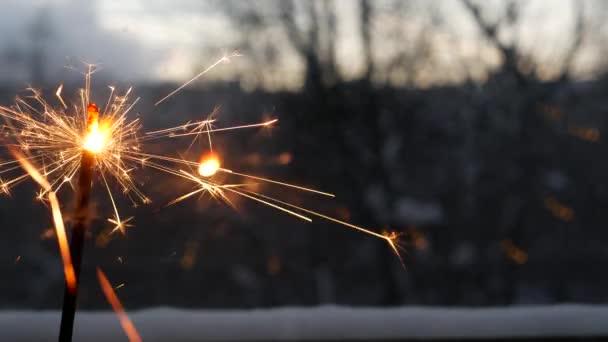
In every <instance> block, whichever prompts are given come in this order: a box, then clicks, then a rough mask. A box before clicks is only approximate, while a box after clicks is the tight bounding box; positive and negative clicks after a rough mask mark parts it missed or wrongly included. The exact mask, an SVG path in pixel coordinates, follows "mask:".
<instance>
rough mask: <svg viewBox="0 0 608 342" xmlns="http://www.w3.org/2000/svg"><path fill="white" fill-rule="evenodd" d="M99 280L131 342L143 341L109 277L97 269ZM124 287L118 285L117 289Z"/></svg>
mask: <svg viewBox="0 0 608 342" xmlns="http://www.w3.org/2000/svg"><path fill="white" fill-rule="evenodd" d="M97 279H98V280H99V285H100V286H101V289H102V290H103V294H104V295H105V296H106V299H107V300H108V302H109V303H110V305H111V306H112V309H113V310H114V313H116V316H117V317H118V320H119V321H120V325H121V326H122V329H123V330H124V331H125V334H127V337H128V338H129V341H130V342H141V341H143V340H142V339H141V336H139V333H138V332H137V329H135V325H134V324H133V322H131V320H130V319H129V316H127V313H126V312H125V309H124V307H123V306H122V304H121V303H120V300H119V299H118V296H116V292H114V288H113V287H112V284H111V283H110V281H109V280H108V277H106V275H105V274H104V273H103V271H102V270H101V269H99V268H97ZM122 286H124V284H121V285H118V286H117V287H116V288H117V289H118V288H120V287H122Z"/></svg>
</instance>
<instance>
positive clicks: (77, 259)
mask: <svg viewBox="0 0 608 342" xmlns="http://www.w3.org/2000/svg"><path fill="white" fill-rule="evenodd" d="M88 114H89V118H88V125H87V130H88V131H89V132H88V133H89V134H91V129H92V127H93V126H94V125H95V124H96V122H97V120H98V118H97V116H98V114H99V113H98V110H97V106H95V105H94V104H90V105H89V107H88ZM94 167H95V154H94V153H93V152H91V151H88V150H84V151H83V153H82V157H81V160H80V176H79V179H78V187H77V190H76V208H75V220H76V221H75V223H74V227H73V228H72V240H71V241H70V251H71V253H72V264H73V265H74V273H75V275H76V286H75V287H74V288H73V289H72V288H70V287H69V286H68V284H67V283H66V285H65V289H64V294H63V308H62V310H61V325H60V328H59V342H70V341H72V333H73V330H74V317H75V316H76V304H77V303H76V302H77V299H78V288H79V287H80V268H81V267H80V266H81V265H82V251H83V246H84V238H85V234H86V230H87V228H88V225H89V214H90V213H89V211H90V209H89V206H90V199H91V184H92V182H93V170H94Z"/></svg>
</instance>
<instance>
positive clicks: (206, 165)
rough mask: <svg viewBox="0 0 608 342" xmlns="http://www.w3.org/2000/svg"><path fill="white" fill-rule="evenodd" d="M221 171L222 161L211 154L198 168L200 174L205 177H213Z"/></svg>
mask: <svg viewBox="0 0 608 342" xmlns="http://www.w3.org/2000/svg"><path fill="white" fill-rule="evenodd" d="M219 169H220V160H219V159H218V158H217V156H216V155H215V154H210V155H208V156H206V157H204V158H203V159H202V160H201V163H200V164H199V166H198V174H199V175H201V176H203V177H207V178H209V177H211V176H213V175H215V174H216V173H217V171H218V170H219Z"/></svg>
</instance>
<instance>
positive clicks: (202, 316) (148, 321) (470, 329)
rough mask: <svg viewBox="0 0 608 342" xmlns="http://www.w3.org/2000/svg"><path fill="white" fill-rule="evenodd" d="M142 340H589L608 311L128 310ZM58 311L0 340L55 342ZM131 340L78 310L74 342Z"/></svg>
mask: <svg viewBox="0 0 608 342" xmlns="http://www.w3.org/2000/svg"><path fill="white" fill-rule="evenodd" d="M129 316H130V317H131V318H132V320H133V322H134V324H135V326H136V327H137V329H138V330H139V332H140V333H141V335H142V337H143V339H144V341H148V342H150V341H200V340H238V341H251V340H319V339H323V340H351V339H368V340H379V339H394V338H418V339H425V338H483V337H537V336H545V337H559V336H562V337H563V336H568V337H584V336H602V335H603V336H606V335H608V324H606V322H608V306H599V305H598V306H594V305H555V306H515V307H505V308H483V309H474V308H427V307H402V308H348V307H337V306H320V307H314V308H278V309H267V310H249V311H247V310H240V311H236V310H235V311H230V310H209V311H204V310H178V309H170V308H156V309H146V310H141V311H136V312H130V313H129ZM59 318H60V315H59V313H58V312H49V311H47V312H33V311H3V312H0V340H2V341H16V342H17V341H55V340H56V338H57V329H58V326H59ZM123 340H126V337H125V336H124V334H123V332H122V330H121V328H120V325H119V323H118V320H117V319H116V317H115V316H114V314H113V313H112V312H79V313H78V314H77V316H76V329H75V333H74V341H123Z"/></svg>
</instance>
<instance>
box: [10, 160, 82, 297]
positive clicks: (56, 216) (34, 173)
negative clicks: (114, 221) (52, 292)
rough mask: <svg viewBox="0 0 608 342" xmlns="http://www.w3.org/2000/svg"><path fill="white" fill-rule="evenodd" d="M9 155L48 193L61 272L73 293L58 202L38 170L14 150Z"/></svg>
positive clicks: (65, 236) (66, 245)
mask: <svg viewBox="0 0 608 342" xmlns="http://www.w3.org/2000/svg"><path fill="white" fill-rule="evenodd" d="M10 151H11V153H12V154H13V156H14V157H15V159H17V160H18V161H19V163H20V164H21V166H22V167H23V168H24V169H25V171H26V172H27V173H28V174H29V175H30V176H31V177H32V179H34V180H35V181H36V182H37V183H38V184H40V186H41V187H43V188H44V189H45V190H46V191H48V199H49V203H50V204H51V212H52V214H53V222H54V223H55V232H56V233H57V243H58V244H59V251H60V253H61V259H62V260H63V272H64V274H65V282H66V284H67V286H68V288H69V289H70V291H74V290H75V289H76V274H75V273H74V266H73V265H72V256H71V254H70V247H69V244H68V238H67V235H66V233H65V226H64V224H63V218H62V216H61V207H60V206H59V200H58V199H57V196H56V195H55V192H54V191H52V190H51V185H50V184H49V182H48V181H47V180H46V179H45V178H44V177H43V176H42V175H41V174H40V173H39V172H38V169H36V167H34V166H33V165H32V164H31V163H30V162H29V161H28V160H27V159H26V158H25V157H24V156H23V155H21V154H20V153H19V152H17V151H16V150H15V149H10Z"/></svg>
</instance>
